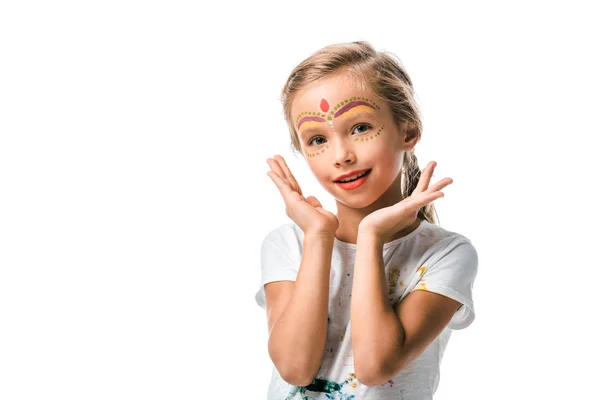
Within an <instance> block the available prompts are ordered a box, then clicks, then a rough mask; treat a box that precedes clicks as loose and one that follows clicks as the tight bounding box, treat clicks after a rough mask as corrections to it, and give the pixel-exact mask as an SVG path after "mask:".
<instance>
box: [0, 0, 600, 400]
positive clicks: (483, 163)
mask: <svg viewBox="0 0 600 400" xmlns="http://www.w3.org/2000/svg"><path fill="white" fill-rule="evenodd" d="M591 3H592V2H573V1H569V2H567V1H564V2H561V3H558V2H539V3H534V2H513V3H511V2H506V1H503V2H497V3H496V4H491V2H472V3H465V2H439V3H430V2H418V3H417V2H412V3H407V2H400V1H393V2H392V1H390V2H377V1H369V2H364V1H363V2H349V1H345V2H324V1H319V2H311V1H305V2H293V3H292V2H289V3H285V4H283V3H281V4H268V3H257V2H245V3H242V2H239V3H219V5H216V3H214V2H213V3H205V4H203V5H201V4H200V2H194V1H189V2H178V1H168V2H167V1H162V2H159V1H144V2H142V1H138V2H134V1H103V2H76V1H71V2H66V1H56V2H28V1H19V2H17V1H13V2H10V1H6V2H3V3H2V5H0V61H1V62H0V72H1V73H0V134H1V137H0V398H2V399H7V400H9V399H10V400H12V399H47V398H57V399H58V398H60V399H62V400H65V399H213V398H215V399H216V398H226V399H230V398H231V399H233V398H245V399H259V398H265V397H266V391H267V386H268V383H269V379H270V374H271V367H272V365H271V361H270V359H269V356H268V352H267V320H266V314H265V312H264V311H263V310H262V309H261V308H259V307H258V305H257V304H256V303H255V301H254V294H255V292H256V290H257V288H258V284H259V281H260V262H259V261H260V260H259V255H260V253H259V251H260V245H261V243H262V240H263V238H264V236H265V235H266V234H267V233H268V232H270V231H271V230H273V229H275V228H276V227H277V226H279V225H280V224H283V223H287V222H289V221H290V220H289V219H288V218H287V216H286V215H285V209H284V203H283V200H282V198H281V196H280V194H279V192H278V190H277V188H276V187H275V185H274V184H273V182H272V181H271V179H270V178H269V177H268V176H267V175H266V173H267V171H268V170H269V167H268V165H267V163H266V159H267V158H268V157H272V156H273V155H274V154H281V155H282V156H283V157H284V158H285V159H286V160H287V161H288V163H289V165H290V167H291V169H292V172H293V173H295V174H296V176H297V179H298V181H299V182H300V184H301V185H302V188H303V191H304V193H305V194H307V195H315V196H316V197H317V198H318V199H320V200H321V201H322V202H323V204H324V205H325V208H327V209H328V210H330V211H335V203H334V201H333V198H331V197H330V196H329V195H328V194H327V193H326V192H324V190H323V189H322V188H321V187H320V186H319V185H318V183H317V182H316V180H315V179H314V178H313V177H312V175H311V174H310V171H309V169H308V167H307V164H306V163H305V162H304V161H303V160H302V159H301V158H300V157H299V156H295V155H293V154H292V152H291V150H290V143H289V138H288V132H287V127H286V125H285V122H284V120H283V116H282V109H281V105H280V103H279V100H278V99H279V92H280V90H281V88H282V86H283V84H284V83H285V80H286V78H287V76H288V74H289V73H290V71H291V70H292V69H293V68H294V66H296V65H297V64H298V63H299V62H300V61H302V60H303V59H304V58H306V57H308V56H309V55H310V54H312V53H313V52H314V51H316V50H318V49H319V48H321V47H323V46H325V45H328V44H332V43H337V42H346V41H354V40H367V41H369V42H370V43H371V44H372V45H373V46H375V48H376V49H378V50H385V51H390V52H393V53H394V54H396V55H398V56H399V57H400V59H401V60H402V62H403V64H404V66H405V67H406V69H407V71H408V73H409V74H410V76H411V78H412V79H413V81H414V87H415V90H416V92H417V95H418V98H417V100H418V102H419V105H420V106H421V109H422V112H423V122H424V133H423V138H422V141H421V142H420V143H419V144H418V145H417V148H416V149H417V150H416V152H417V156H418V158H419V161H420V164H421V167H424V166H425V165H426V164H427V162H428V161H430V160H435V161H437V162H438V168H437V169H436V174H435V176H434V181H435V180H439V179H442V178H443V177H445V176H450V177H452V178H453V179H454V183H453V184H452V185H450V186H449V187H448V188H446V189H445V190H444V192H445V194H446V196H445V197H444V198H443V199H440V200H437V201H436V203H435V204H436V207H437V208H438V213H439V215H440V219H441V224H442V226H443V227H444V228H446V229H448V230H452V231H457V232H460V233H463V234H464V235H466V236H467V237H469V238H470V239H471V240H472V241H473V244H474V245H475V246H476V248H477V250H478V253H479V261H480V264H479V275H478V277H477V281H476V285H475V289H474V296H475V307H476V312H477V319H476V320H475V322H474V323H473V325H471V326H470V327H469V328H467V329H466V330H463V331H457V332H455V333H454V335H453V337H452V339H451V341H450V343H449V345H448V349H447V352H446V355H445V358H444V361H443V363H442V375H441V382H440V386H439V390H438V393H437V395H436V400H443V399H458V398H460V399H506V398H510V399H529V398H545V397H547V396H551V397H552V398H586V399H587V398H594V397H596V396H597V393H593V391H594V390H595V388H596V386H597V385H596V382H597V379H598V377H597V371H598V368H597V366H596V364H595V363H596V360H597V359H598V356H599V352H598V347H597V339H594V338H595V337H597V336H596V334H595V332H596V331H595V330H593V329H592V328H591V324H592V323H593V322H595V320H597V315H598V311H597V310H596V308H597V305H598V301H597V297H596V293H597V292H598V288H597V287H596V286H597V284H598V278H599V275H598V267H600V263H599V262H598V259H597V258H596V257H595V255H596V251H595V250H597V247H598V245H597V241H598V237H599V235H598V228H597V226H598V222H599V215H598V209H597V204H598V198H597V197H596V196H593V195H592V193H597V190H596V189H597V187H596V186H597V183H594V182H596V180H597V177H596V178H595V179H593V176H597V173H598V167H597V146H596V144H597V143H598V141H597V138H598V134H599V133H600V129H599V125H600V123H599V122H598V106H599V101H598V91H599V89H600V79H599V77H598V71H599V70H600V63H599V61H598V37H599V35H600V32H599V31H600V29H599V28H598V23H597V16H598V14H597V13H595V12H593V10H592V8H591V6H588V5H587V4H591ZM596 333H597V332H596Z"/></svg>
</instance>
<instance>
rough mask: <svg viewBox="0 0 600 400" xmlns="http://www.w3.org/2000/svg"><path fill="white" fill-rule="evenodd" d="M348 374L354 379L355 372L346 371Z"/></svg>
mask: <svg viewBox="0 0 600 400" xmlns="http://www.w3.org/2000/svg"><path fill="white" fill-rule="evenodd" d="M348 375H350V376H351V377H353V378H354V379H356V374H355V373H354V372H348Z"/></svg>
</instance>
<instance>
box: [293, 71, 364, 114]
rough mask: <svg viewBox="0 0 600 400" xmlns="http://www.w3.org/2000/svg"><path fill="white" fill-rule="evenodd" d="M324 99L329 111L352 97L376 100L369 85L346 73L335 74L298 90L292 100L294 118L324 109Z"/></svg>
mask: <svg viewBox="0 0 600 400" xmlns="http://www.w3.org/2000/svg"><path fill="white" fill-rule="evenodd" d="M324 99H325V100H326V101H327V103H328V104H329V107H330V110H329V111H331V110H332V109H333V108H335V107H336V106H340V104H341V103H342V105H343V103H344V102H348V101H352V99H356V100H358V99H362V100H364V101H368V102H373V101H376V98H375V96H374V94H373V92H372V91H371V90H370V88H369V87H368V85H365V84H362V83H361V82H359V81H357V80H356V79H352V78H350V77H348V76H346V75H341V76H335V77H331V78H326V79H323V80H320V81H317V82H314V83H312V84H310V85H309V86H307V87H305V88H303V89H302V90H300V91H298V93H297V94H296V96H295V98H294V101H293V102H292V110H291V111H292V118H294V120H296V119H298V117H299V116H300V115H301V114H303V113H304V114H305V113H312V112H317V113H318V112H322V111H324V108H323V107H322V106H321V104H322V102H323V100H324ZM324 106H325V108H326V107H327V106H326V105H324Z"/></svg>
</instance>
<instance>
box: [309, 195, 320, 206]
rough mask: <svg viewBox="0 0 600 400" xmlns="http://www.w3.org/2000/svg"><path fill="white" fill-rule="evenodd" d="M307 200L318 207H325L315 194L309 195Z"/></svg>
mask: <svg viewBox="0 0 600 400" xmlns="http://www.w3.org/2000/svg"><path fill="white" fill-rule="evenodd" d="M306 201H307V202H308V204H310V205H311V206H313V207H315V208H317V207H323V206H322V205H321V202H320V201H319V200H317V198H316V197H315V196H308V197H307V198H306Z"/></svg>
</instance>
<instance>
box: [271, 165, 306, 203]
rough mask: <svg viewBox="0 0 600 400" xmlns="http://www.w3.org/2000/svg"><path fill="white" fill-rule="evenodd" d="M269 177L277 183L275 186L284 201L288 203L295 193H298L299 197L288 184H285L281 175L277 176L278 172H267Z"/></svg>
mask: <svg viewBox="0 0 600 400" xmlns="http://www.w3.org/2000/svg"><path fill="white" fill-rule="evenodd" d="M267 175H269V177H271V179H272V180H273V182H274V183H275V186H277V189H279V193H281V196H283V199H284V201H287V199H288V198H290V196H292V195H293V194H294V193H296V194H297V195H298V196H299V194H298V192H296V191H295V190H293V189H292V188H291V187H290V185H289V184H288V183H287V182H285V181H284V180H283V179H282V178H281V177H280V176H279V175H277V173H276V172H274V171H269V172H267Z"/></svg>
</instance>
